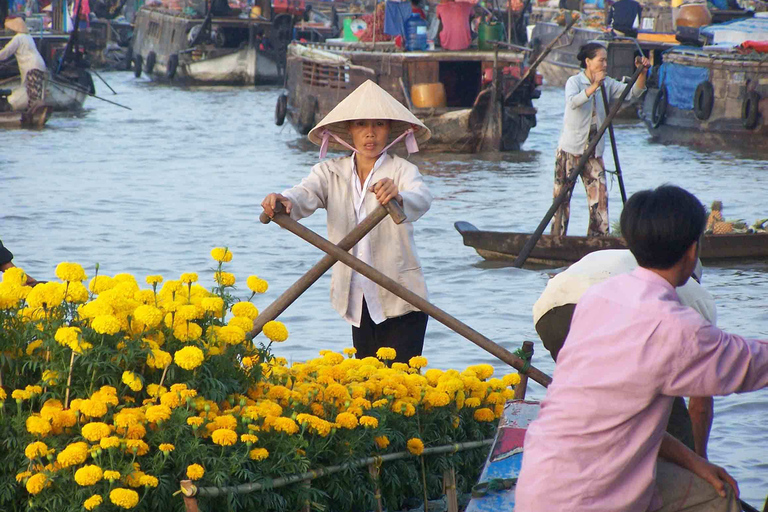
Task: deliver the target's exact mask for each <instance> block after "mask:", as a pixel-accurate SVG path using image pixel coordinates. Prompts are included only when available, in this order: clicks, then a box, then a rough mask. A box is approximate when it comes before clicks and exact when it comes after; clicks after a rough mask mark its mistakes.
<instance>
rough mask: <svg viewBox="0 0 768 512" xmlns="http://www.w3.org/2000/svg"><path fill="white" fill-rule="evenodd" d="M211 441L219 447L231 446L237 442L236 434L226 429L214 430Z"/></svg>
mask: <svg viewBox="0 0 768 512" xmlns="http://www.w3.org/2000/svg"><path fill="white" fill-rule="evenodd" d="M211 440H212V441H213V442H214V443H215V444H218V445H219V446H232V445H233V444H235V443H236V442H237V433H236V432H232V431H231V430H229V429H226V428H220V429H218V430H214V431H213V434H211Z"/></svg>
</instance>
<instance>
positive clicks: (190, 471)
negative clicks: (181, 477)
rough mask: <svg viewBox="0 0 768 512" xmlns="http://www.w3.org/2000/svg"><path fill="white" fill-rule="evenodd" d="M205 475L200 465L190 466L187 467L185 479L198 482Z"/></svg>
mask: <svg viewBox="0 0 768 512" xmlns="http://www.w3.org/2000/svg"><path fill="white" fill-rule="evenodd" d="M203 475H205V469H204V468H203V466H201V465H200V464H190V465H189V466H187V478H189V479H190V480H200V479H201V478H203Z"/></svg>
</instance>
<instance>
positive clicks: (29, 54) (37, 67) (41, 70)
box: [0, 18, 46, 110]
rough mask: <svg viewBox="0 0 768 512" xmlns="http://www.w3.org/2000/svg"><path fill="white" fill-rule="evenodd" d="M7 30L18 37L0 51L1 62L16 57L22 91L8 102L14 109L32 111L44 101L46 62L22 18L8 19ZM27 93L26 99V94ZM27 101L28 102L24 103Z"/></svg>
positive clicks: (17, 92) (14, 94)
mask: <svg viewBox="0 0 768 512" xmlns="http://www.w3.org/2000/svg"><path fill="white" fill-rule="evenodd" d="M5 28H6V29H10V30H13V31H14V32H16V35H15V36H13V37H12V38H11V40H10V41H8V44H6V45H5V46H4V47H3V49H2V50H0V62H2V61H4V60H7V59H10V58H11V57H16V63H17V64H18V65H19V74H20V75H21V85H22V87H21V89H17V90H15V91H13V93H12V94H11V95H10V96H9V97H8V101H9V102H10V104H11V105H13V107H14V109H18V110H22V109H24V108H29V109H31V108H32V107H34V106H36V105H37V104H39V103H42V99H43V87H44V85H45V71H46V67H45V61H44V60H43V57H42V56H41V55H40V52H38V51H37V46H36V45H35V40H34V39H32V36H30V35H29V30H28V29H27V24H26V23H24V20H23V19H21V18H8V19H6V20H5ZM25 93H26V98H24V97H23V96H24V94H25ZM25 99H26V101H24V100H25Z"/></svg>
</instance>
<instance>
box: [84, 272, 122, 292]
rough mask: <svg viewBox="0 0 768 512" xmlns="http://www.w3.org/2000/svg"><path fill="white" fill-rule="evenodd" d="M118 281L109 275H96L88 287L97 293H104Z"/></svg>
mask: <svg viewBox="0 0 768 512" xmlns="http://www.w3.org/2000/svg"><path fill="white" fill-rule="evenodd" d="M116 284H117V283H116V282H115V280H114V279H112V278H111V277H109V276H95V277H94V278H93V279H91V281H90V282H89V283H88V289H89V290H90V291H92V292H93V293H95V294H97V295H98V294H99V293H104V292H105V291H107V290H111V289H112V288H114V287H115V285H116Z"/></svg>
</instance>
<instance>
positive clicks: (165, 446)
mask: <svg viewBox="0 0 768 512" xmlns="http://www.w3.org/2000/svg"><path fill="white" fill-rule="evenodd" d="M157 449H158V450H160V451H161V452H163V453H171V452H172V451H173V450H175V449H176V447H175V446H173V445H172V444H171V443H162V444H160V446H158V447H157Z"/></svg>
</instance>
